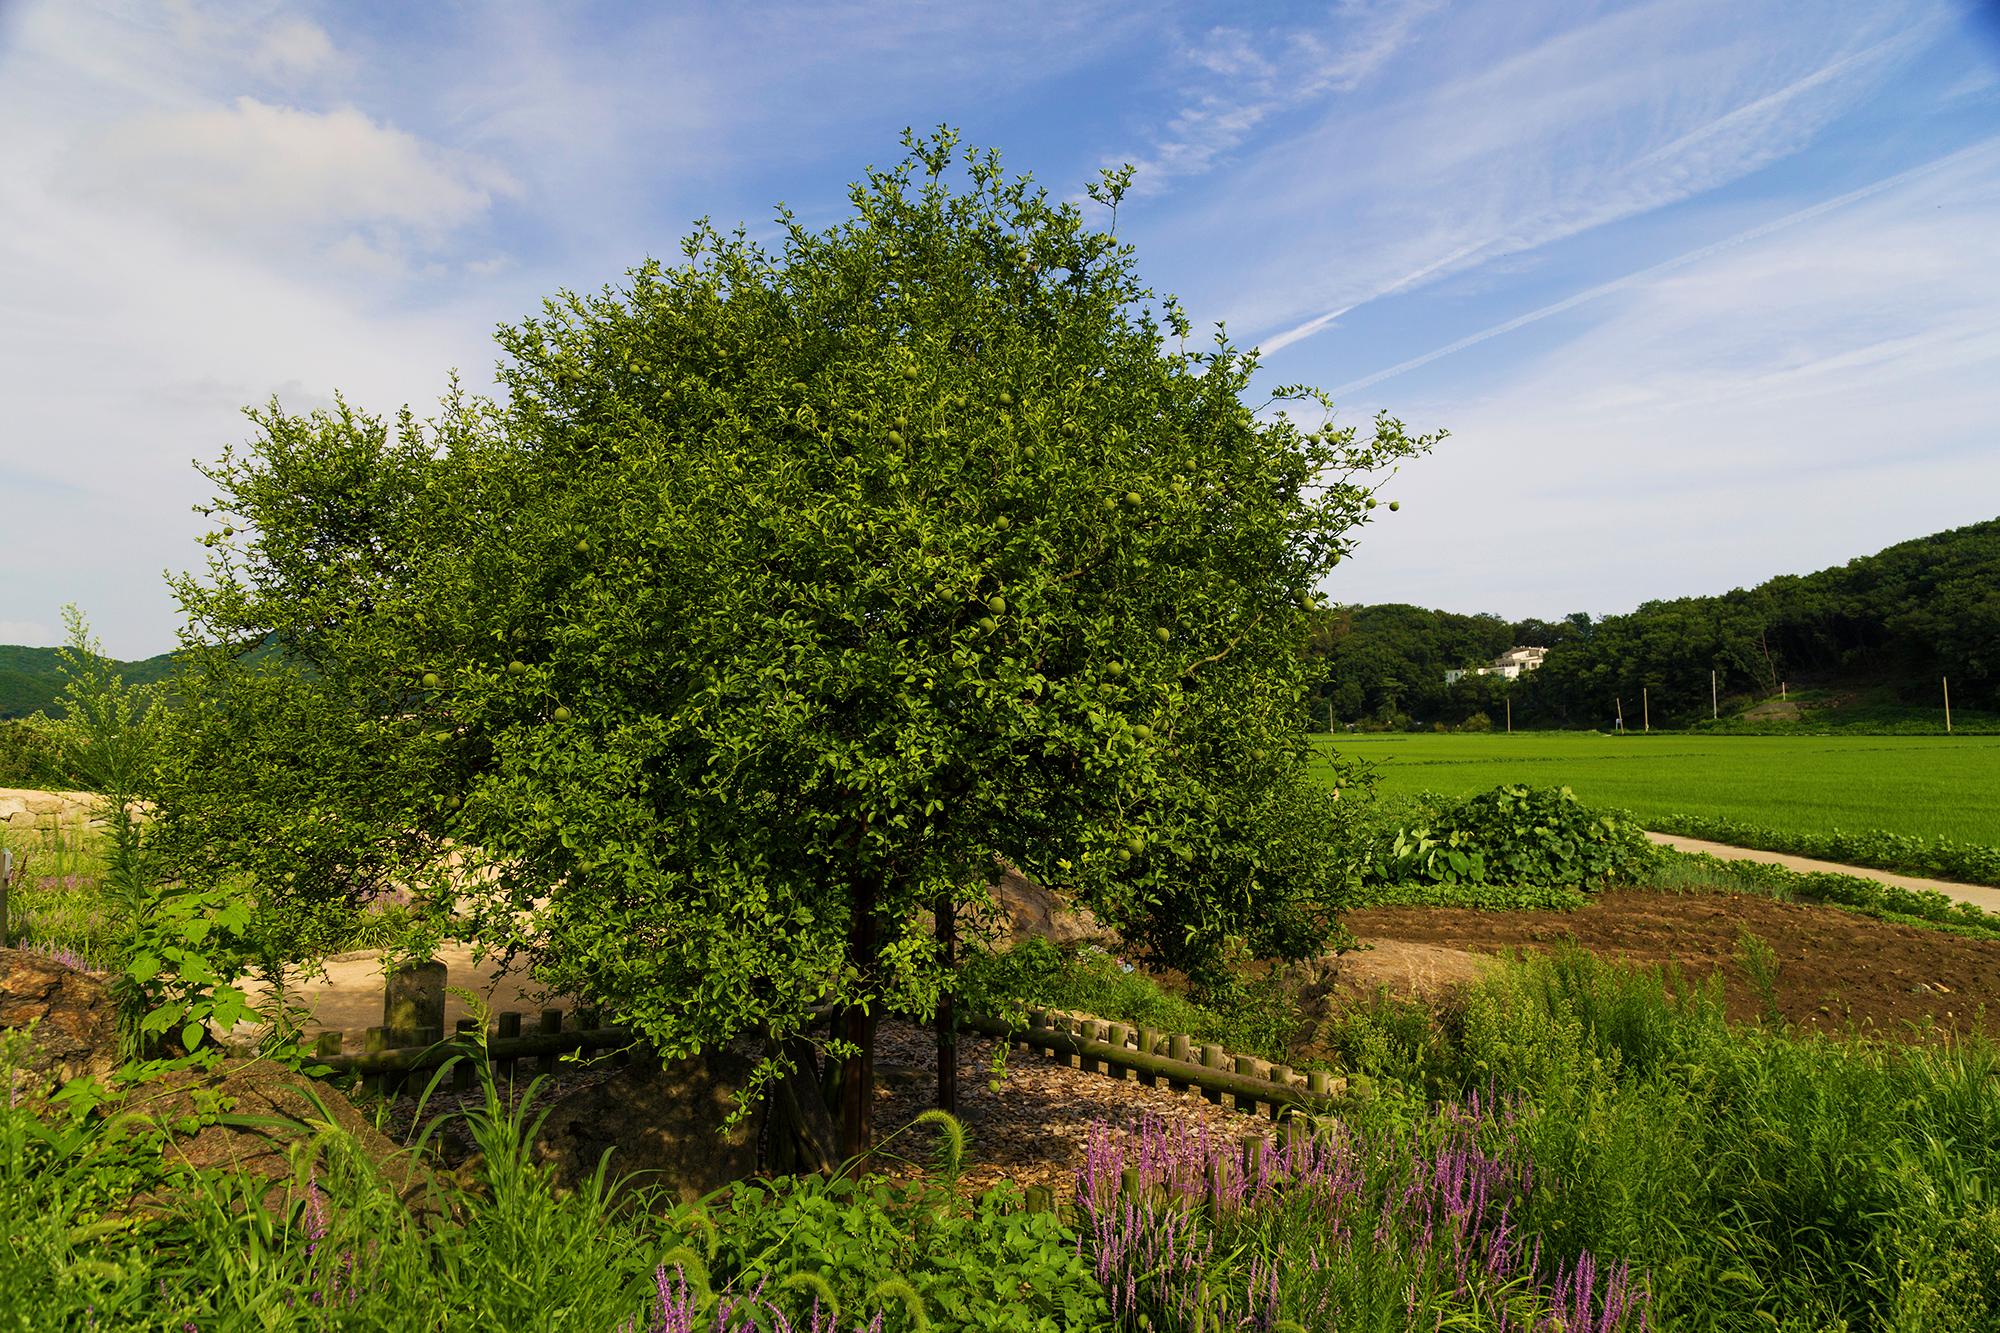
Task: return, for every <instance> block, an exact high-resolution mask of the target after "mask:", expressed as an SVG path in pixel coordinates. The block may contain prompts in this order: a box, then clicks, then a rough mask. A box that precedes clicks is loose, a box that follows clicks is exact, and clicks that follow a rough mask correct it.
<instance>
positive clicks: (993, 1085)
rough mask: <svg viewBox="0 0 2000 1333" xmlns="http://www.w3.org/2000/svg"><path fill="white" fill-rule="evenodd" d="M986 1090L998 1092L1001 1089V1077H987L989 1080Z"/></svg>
mask: <svg viewBox="0 0 2000 1333" xmlns="http://www.w3.org/2000/svg"><path fill="white" fill-rule="evenodd" d="M986 1090H987V1091H988V1092H992V1093H997V1092H999V1091H1000V1080H999V1079H997V1078H989V1079H987V1080H986Z"/></svg>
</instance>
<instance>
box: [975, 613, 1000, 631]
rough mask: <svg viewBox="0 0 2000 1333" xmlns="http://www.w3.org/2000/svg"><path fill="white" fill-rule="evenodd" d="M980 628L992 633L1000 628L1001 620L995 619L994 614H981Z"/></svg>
mask: <svg viewBox="0 0 2000 1333" xmlns="http://www.w3.org/2000/svg"><path fill="white" fill-rule="evenodd" d="M979 628H981V629H983V630H985V631H986V632H987V633H988V634H991V633H992V632H993V631H994V630H996V629H999V628H1000V622H999V621H997V620H995V619H994V618H993V617H992V616H981V617H980V618H979Z"/></svg>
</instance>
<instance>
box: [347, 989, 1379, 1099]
mask: <svg viewBox="0 0 2000 1333" xmlns="http://www.w3.org/2000/svg"><path fill="white" fill-rule="evenodd" d="M444 993H445V968H444V965H443V964H442V963H418V964H413V965H411V966H409V967H405V968H399V969H395V970H393V971H391V972H390V974H389V975H388V977H387V978H385V980H384V983H383V1002H382V1008H383V1019H384V1022H383V1024H382V1026H380V1027H372V1028H369V1029H368V1031H367V1034H366V1037H365V1040H364V1042H363V1046H362V1049H361V1051H360V1052H359V1053H356V1054H353V1055H347V1054H342V1053H341V1050H340V1045H341V1039H340V1034H339V1033H335V1032H329V1033H325V1034H322V1036H321V1037H320V1045H319V1048H318V1054H319V1060H320V1063H321V1064H323V1065H325V1066H326V1067H327V1069H328V1070H329V1071H330V1072H331V1073H334V1074H360V1075H362V1076H363V1077H364V1078H367V1079H368V1080H369V1081H370V1082H371V1084H373V1085H374V1086H378V1087H380V1086H383V1085H384V1084H386V1083H398V1082H401V1081H402V1080H403V1079H404V1078H406V1077H407V1076H408V1075H410V1074H413V1073H419V1072H421V1071H424V1070H427V1069H435V1068H437V1067H439V1066H441V1065H443V1064H444V1063H445V1062H446V1061H448V1060H452V1059H454V1058H456V1059H457V1060H458V1063H457V1064H456V1065H455V1066H454V1068H453V1085H454V1087H455V1088H456V1089H458V1090H460V1091H464V1090H469V1089H471V1088H472V1087H474V1086H475V1085H476V1083H477V1079H478V1070H477V1067H476V1066H475V1065H474V1064H473V1057H476V1056H477V1055H478V1053H479V1052H478V1047H477V1044H476V1042H475V1041H474V1040H473V1039H474V1038H475V1037H476V1035H477V1034H476V1029H477V1020H475V1019H470V1018H465V1019H460V1020H459V1022H458V1025H457V1028H456V1030H455V1031H454V1032H453V1034H452V1035H453V1038H454V1040H453V1041H451V1042H449V1043H447V1042H445V1040H444V1036H445V1033H444V1028H443V1024H444ZM830 1012H831V1011H830V1010H828V1011H823V1012H822V1013H821V1014H819V1015H818V1016H819V1017H825V1016H827V1014H828V1013H830ZM496 1017H497V1021H496V1023H495V1024H494V1026H493V1028H492V1030H491V1031H489V1032H488V1033H487V1034H486V1042H485V1057H486V1059H487V1060H489V1061H491V1062H492V1064H493V1066H494V1072H495V1074H496V1076H499V1077H509V1076H512V1075H515V1074H517V1073H518V1072H519V1071H520V1068H521V1065H522V1063H523V1062H524V1061H533V1062H534V1066H533V1072H534V1073H537V1074H553V1073H554V1072H555V1070H556V1062H557V1060H558V1059H559V1058H560V1057H561V1056H562V1055H564V1054H566V1053H568V1052H571V1051H595V1050H609V1051H613V1052H615V1053H616V1054H615V1057H614V1058H615V1059H616V1060H617V1061H618V1063H620V1064H624V1063H628V1062H629V1060H630V1058H631V1051H632V1048H633V1047H634V1046H635V1045H636V1038H635V1036H634V1034H633V1033H632V1032H631V1031H630V1030H629V1029H626V1028H623V1027H619V1026H616V1025H610V1026H606V1025H604V1024H602V1023H600V1021H599V1014H598V1011H597V1010H595V1009H587V1008H586V1009H578V1010H575V1011H573V1012H572V1013H571V1014H569V1015H568V1016H567V1017H565V1015H564V1013H563V1011H561V1010H559V1009H544V1010H542V1011H541V1013H540V1014H539V1015H538V1017H537V1023H536V1025H535V1027H534V1029H533V1030H527V1029H526V1015H523V1014H521V1013H518V1012H513V1011H507V1012H503V1013H501V1014H499V1015H497V1016H496ZM958 1022H959V1025H960V1027H962V1028H964V1029H966V1030H967V1031H971V1032H978V1033H982V1034H984V1035H986V1036H989V1037H997V1038H1001V1039H1003V1040H1006V1041H1010V1042H1012V1043H1013V1044H1014V1046H1015V1048H1016V1049H1018V1050H1022V1051H1033V1052H1038V1053H1040V1054H1042V1055H1045V1056H1047V1057H1048V1058H1050V1059H1053V1060H1060V1061H1063V1062H1064V1063H1067V1064H1068V1065H1069V1066H1070V1067H1071V1068H1074V1069H1081V1070H1085V1071H1088V1072H1091V1073H1096V1074H1102V1075H1105V1076H1106V1077H1110V1078H1114V1079H1120V1080H1125V1081H1130V1082H1137V1083H1143V1084H1145V1085H1146V1086H1148V1087H1165V1088H1169V1089H1172V1090H1174V1091H1177V1092H1195V1093H1199V1094H1200V1095H1201V1096H1202V1097H1204V1098H1206V1099H1207V1100H1208V1101H1210V1102H1213V1103H1214V1104H1216V1105H1218V1106H1220V1105H1223V1104H1224V1101H1225V1099H1227V1101H1228V1104H1230V1105H1232V1106H1234V1107H1235V1108H1236V1109H1237V1110H1240V1111H1245V1112H1250V1113H1257V1112H1262V1113H1265V1114H1268V1115H1269V1116H1270V1117H1271V1118H1272V1119H1273V1120H1277V1119H1279V1118H1281V1117H1283V1116H1284V1115H1285V1114H1286V1112H1288V1111H1292V1110H1298V1111H1304V1112H1311V1111H1324V1110H1327V1109H1329V1108H1330V1107H1331V1106H1332V1105H1333V1104H1334V1103H1335V1102H1336V1101H1337V1100H1339V1099H1340V1098H1341V1097H1343V1096H1344V1095H1346V1093H1347V1091H1348V1082H1347V1080H1346V1079H1345V1078H1341V1077H1338V1076H1336V1075H1333V1074H1329V1073H1327V1072H1326V1071H1324V1070H1312V1071H1309V1072H1305V1073H1299V1072H1295V1071H1294V1070H1292V1069H1291V1068H1290V1067H1289V1066H1286V1065H1282V1064H1272V1063H1270V1062H1268V1061H1265V1060H1260V1059H1258V1058H1256V1057H1254V1056H1248V1055H1239V1054H1234V1053H1231V1052H1229V1051H1226V1050H1224V1049H1223V1048H1222V1047H1221V1046H1219V1045H1217V1044H1215V1043H1214V1042H1203V1041H1201V1040H1199V1039H1198V1038H1196V1037H1194V1036H1193V1035H1191V1034H1189V1033H1186V1032H1162V1031H1159V1030H1157V1029H1155V1028H1150V1027H1143V1026H1137V1025H1133V1024H1127V1023H1113V1022H1108V1021H1106V1020H1104V1019H1101V1018H1098V1017H1096V1016H1094V1015H1091V1014H1079V1013H1064V1012H1050V1011H1047V1010H1042V1009H1031V1010H1029V1011H1028V1014H1027V1023H1026V1024H1025V1026H1024V1025H1021V1024H1018V1023H1010V1022H1008V1021H1006V1020H1004V1019H1000V1018H994V1017H989V1016H985V1015H979V1014H961V1015H960V1016H959V1019H958Z"/></svg>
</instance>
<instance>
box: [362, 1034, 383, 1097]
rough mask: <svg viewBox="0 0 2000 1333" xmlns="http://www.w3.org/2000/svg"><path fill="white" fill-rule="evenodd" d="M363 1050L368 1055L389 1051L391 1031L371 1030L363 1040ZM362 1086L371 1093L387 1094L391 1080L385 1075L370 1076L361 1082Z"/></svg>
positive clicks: (364, 1035)
mask: <svg viewBox="0 0 2000 1333" xmlns="http://www.w3.org/2000/svg"><path fill="white" fill-rule="evenodd" d="M361 1049H362V1052H363V1053H364V1054H367V1055H379V1054H381V1053H382V1052H383V1051H386V1050H388V1049H389V1029H387V1028H369V1029H368V1031H367V1032H366V1033H365V1034H363V1036H362V1038H361ZM361 1085H362V1086H363V1087H365V1088H367V1089H368V1090H369V1091H371V1092H380V1093H387V1092H388V1090H389V1087H390V1083H389V1079H388V1077H387V1076H386V1075H383V1074H370V1075H368V1076H367V1077H366V1078H364V1079H362V1080H361Z"/></svg>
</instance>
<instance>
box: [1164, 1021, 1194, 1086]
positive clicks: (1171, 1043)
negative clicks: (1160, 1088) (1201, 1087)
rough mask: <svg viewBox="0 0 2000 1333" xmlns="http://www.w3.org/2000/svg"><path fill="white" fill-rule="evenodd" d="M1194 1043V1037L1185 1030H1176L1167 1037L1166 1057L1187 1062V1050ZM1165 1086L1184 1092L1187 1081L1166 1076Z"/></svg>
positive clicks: (1183, 1062)
mask: <svg viewBox="0 0 2000 1333" xmlns="http://www.w3.org/2000/svg"><path fill="white" fill-rule="evenodd" d="M1193 1045H1194V1038H1193V1037H1190V1036H1189V1035H1188V1034H1187V1033H1185V1032H1176V1033H1174V1034H1173V1035H1172V1036H1170V1037H1168V1038H1167V1058H1168V1059H1169V1060H1178V1061H1180V1062H1181V1063H1182V1064H1186V1063H1188V1052H1189V1050H1190V1049H1191V1048H1192V1047H1193ZM1167 1087H1169V1088H1170V1089H1172V1090H1173V1091H1175V1092H1186V1091H1187V1090H1188V1081H1187V1080H1186V1079H1184V1078H1171V1077H1170V1078H1168V1079H1167Z"/></svg>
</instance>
